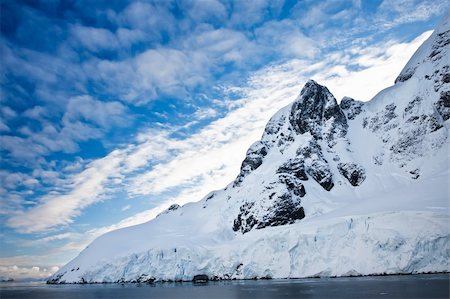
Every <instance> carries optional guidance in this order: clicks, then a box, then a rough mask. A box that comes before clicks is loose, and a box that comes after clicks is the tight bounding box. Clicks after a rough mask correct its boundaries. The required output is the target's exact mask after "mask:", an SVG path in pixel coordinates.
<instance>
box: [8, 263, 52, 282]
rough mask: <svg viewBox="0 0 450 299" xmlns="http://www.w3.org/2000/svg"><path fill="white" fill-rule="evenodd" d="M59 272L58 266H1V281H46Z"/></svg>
mask: <svg viewBox="0 0 450 299" xmlns="http://www.w3.org/2000/svg"><path fill="white" fill-rule="evenodd" d="M58 270H59V267H57V266H51V267H43V268H42V267H37V266H31V267H19V266H16V265H13V266H1V265H0V278H1V279H10V278H12V279H14V280H16V281H20V280H25V279H26V280H28V279H31V280H45V279H47V278H48V277H50V275H52V274H53V273H55V272H56V271H58Z"/></svg>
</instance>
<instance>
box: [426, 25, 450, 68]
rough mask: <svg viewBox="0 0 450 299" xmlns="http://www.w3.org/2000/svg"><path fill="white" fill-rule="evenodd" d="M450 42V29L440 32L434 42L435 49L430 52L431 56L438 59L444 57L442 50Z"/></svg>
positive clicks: (433, 47)
mask: <svg viewBox="0 0 450 299" xmlns="http://www.w3.org/2000/svg"><path fill="white" fill-rule="evenodd" d="M449 44H450V30H447V31H444V32H441V33H439V34H438V35H437V36H436V39H435V41H434V43H433V46H432V49H433V51H432V52H431V53H430V55H429V58H431V60H433V61H436V60H440V59H442V57H443V56H442V50H443V49H444V48H445V47H446V46H448V45H449Z"/></svg>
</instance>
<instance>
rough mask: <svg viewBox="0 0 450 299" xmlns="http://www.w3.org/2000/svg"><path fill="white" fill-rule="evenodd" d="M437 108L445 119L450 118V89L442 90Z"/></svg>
mask: <svg viewBox="0 0 450 299" xmlns="http://www.w3.org/2000/svg"><path fill="white" fill-rule="evenodd" d="M435 108H436V110H437V111H438V113H439V114H440V115H441V117H442V119H443V120H444V121H446V120H448V119H449V118H450V91H445V92H444V91H443V92H441V95H440V97H439V100H438V101H437V102H436V104H435Z"/></svg>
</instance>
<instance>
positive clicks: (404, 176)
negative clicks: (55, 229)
mask: <svg viewBox="0 0 450 299" xmlns="http://www.w3.org/2000/svg"><path fill="white" fill-rule="evenodd" d="M449 48H450V15H449V14H448V15H447V16H446V17H445V18H444V19H443V20H442V21H441V23H440V25H439V26H438V27H437V28H436V30H435V31H434V32H433V34H432V35H431V36H430V37H429V39H428V40H427V41H425V43H424V44H423V45H422V46H421V47H420V48H419V49H418V50H417V51H416V53H415V54H414V55H413V57H412V58H411V59H410V61H409V62H408V63H407V64H406V66H405V68H404V69H403V70H402V72H401V73H400V75H399V76H398V78H397V79H396V81H395V84H394V85H393V86H391V87H389V88H387V89H385V90H383V91H381V92H380V93H378V94H377V95H376V96H375V97H374V98H373V99H372V100H371V101H369V102H359V101H356V100H354V99H352V98H348V97H346V98H344V99H342V100H341V102H340V103H339V104H338V102H337V101H336V99H335V98H334V96H333V95H332V93H331V92H330V91H329V90H328V89H327V88H326V87H324V86H321V85H320V84H318V83H317V82H315V81H313V80H310V81H308V82H307V83H306V84H305V86H304V87H303V89H302V91H301V92H300V95H299V97H298V98H297V99H296V100H295V101H294V102H293V103H291V104H290V105H288V106H286V107H284V108H282V109H281V110H280V111H279V112H277V113H276V114H275V115H274V116H273V117H272V118H271V120H270V121H269V122H268V124H267V126H266V128H265V130H264V133H263V135H262V137H261V140H259V141H257V142H255V143H254V144H253V145H252V146H251V147H250V148H249V150H248V151H247V155H246V157H245V160H244V161H243V162H242V166H241V170H240V173H239V174H238V176H237V177H236V179H235V180H234V181H233V182H231V183H230V184H229V185H228V186H227V187H226V188H224V189H223V190H218V191H214V192H211V193H210V194H208V195H207V196H206V197H205V198H203V199H202V200H200V201H199V202H196V203H189V204H186V205H184V206H182V207H180V206H177V205H174V206H172V207H171V208H169V209H168V210H167V211H165V212H164V213H161V214H160V215H158V217H156V218H155V219H153V220H151V221H149V222H147V223H144V224H141V225H137V226H132V227H127V228H123V229H119V230H116V231H112V232H109V233H106V234H104V235H102V236H100V237H99V238H97V239H96V240H95V241H93V242H92V243H91V244H90V245H89V246H88V247H87V248H86V249H84V250H83V251H82V252H81V253H80V254H79V255H78V256H77V257H76V258H75V259H73V260H72V261H70V262H69V263H68V264H67V265H65V266H64V267H62V268H61V269H60V270H59V271H58V272H56V273H55V274H54V275H53V276H52V277H51V278H50V279H49V280H48V282H49V283H101V282H149V281H190V280H192V279H193V278H194V277H195V276H196V275H207V276H208V277H209V279H253V278H300V277H322V276H353V275H381V274H398V273H428V272H450V225H449V224H450V213H449V200H450V198H449V195H450V190H449V182H450V180H449V179H450V167H449V166H450V148H449V138H450V136H449V135H450V134H449V126H450V121H449V118H450V69H449V68H450V54H449Z"/></svg>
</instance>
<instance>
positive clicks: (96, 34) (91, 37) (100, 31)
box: [71, 24, 119, 52]
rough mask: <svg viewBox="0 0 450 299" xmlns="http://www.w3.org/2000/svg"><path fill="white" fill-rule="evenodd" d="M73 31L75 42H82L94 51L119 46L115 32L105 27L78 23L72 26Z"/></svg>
mask: <svg viewBox="0 0 450 299" xmlns="http://www.w3.org/2000/svg"><path fill="white" fill-rule="evenodd" d="M71 33H72V35H73V36H74V37H75V40H76V41H75V43H80V44H81V45H82V46H83V47H85V48H86V49H88V50H89V51H92V52H97V51H101V50H111V49H115V48H117V47H118V46H119V43H118V41H117V38H116V36H115V34H114V33H112V32H111V31H109V30H107V29H104V28H94V27H85V26H81V25H78V24H77V25H74V26H72V28H71Z"/></svg>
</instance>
